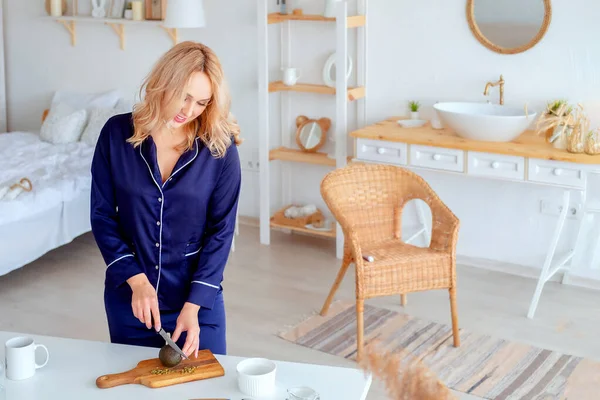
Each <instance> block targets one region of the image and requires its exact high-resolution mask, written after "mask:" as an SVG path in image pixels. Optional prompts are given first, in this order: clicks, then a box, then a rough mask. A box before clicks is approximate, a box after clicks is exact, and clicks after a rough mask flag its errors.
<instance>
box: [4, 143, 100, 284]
mask: <svg viewBox="0 0 600 400" xmlns="http://www.w3.org/2000/svg"><path fill="white" fill-rule="evenodd" d="M93 151H94V148H93V146H90V145H88V144H86V143H83V142H76V143H68V144H51V143H48V142H45V141H43V140H41V139H40V137H39V135H37V134H35V133H30V132H11V133H4V134H0V182H18V181H19V180H20V179H22V178H24V177H27V178H28V179H29V180H30V181H31V182H32V185H33V187H32V190H31V191H30V192H26V191H23V192H21V193H20V194H19V195H18V196H17V197H16V198H15V199H14V200H4V201H2V200H0V275H4V274H7V273H9V272H11V271H13V270H15V269H17V268H20V267H22V266H24V265H26V264H28V263H30V262H32V261H34V260H36V259H37V258H39V257H41V256H42V255H44V254H46V253H47V252H48V251H50V250H52V249H55V248H57V247H59V246H62V245H64V244H66V243H69V242H70V241H72V240H73V239H74V238H75V237H77V236H79V235H81V234H83V233H85V232H88V231H90V222H89V219H90V218H89V197H90V182H91V177H90V165H91V160H92V156H93Z"/></svg>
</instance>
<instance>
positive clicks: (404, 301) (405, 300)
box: [400, 293, 408, 307]
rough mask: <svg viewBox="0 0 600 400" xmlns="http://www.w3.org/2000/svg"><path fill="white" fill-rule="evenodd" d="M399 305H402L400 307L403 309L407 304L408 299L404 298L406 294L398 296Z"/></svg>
mask: <svg viewBox="0 0 600 400" xmlns="http://www.w3.org/2000/svg"><path fill="white" fill-rule="evenodd" d="M400 304H402V307H404V306H405V305H406V304H408V299H407V298H406V293H402V294H401V295H400Z"/></svg>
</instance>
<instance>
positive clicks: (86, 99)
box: [51, 90, 121, 109]
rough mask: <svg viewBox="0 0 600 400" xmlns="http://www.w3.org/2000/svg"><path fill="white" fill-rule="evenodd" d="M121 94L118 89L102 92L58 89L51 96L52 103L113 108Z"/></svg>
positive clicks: (76, 106)
mask: <svg viewBox="0 0 600 400" xmlns="http://www.w3.org/2000/svg"><path fill="white" fill-rule="evenodd" d="M120 97H121V94H120V92H119V91H118V90H110V91H108V92H103V93H83V92H74V91H68V90H58V91H56V92H55V93H54V97H53V98H52V105H51V106H54V105H56V104H58V103H66V104H68V105H70V106H71V107H73V108H75V109H80V108H87V109H90V108H114V107H115V106H116V105H117V102H118V101H119V98H120Z"/></svg>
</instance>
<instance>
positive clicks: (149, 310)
mask: <svg viewBox="0 0 600 400" xmlns="http://www.w3.org/2000/svg"><path fill="white" fill-rule="evenodd" d="M127 283H129V286H130V287H131V290H132V291H133V294H132V296H131V308H132V310H133V315H134V316H135V317H136V318H137V319H139V320H140V322H141V323H142V324H146V327H147V328H148V329H150V328H152V322H153V320H154V329H156V331H159V330H160V313H159V311H158V296H157V295H156V290H154V287H153V286H152V285H151V284H150V281H149V280H148V277H147V276H146V274H143V273H142V274H137V275H135V276H132V277H131V278H129V279H128V280H127Z"/></svg>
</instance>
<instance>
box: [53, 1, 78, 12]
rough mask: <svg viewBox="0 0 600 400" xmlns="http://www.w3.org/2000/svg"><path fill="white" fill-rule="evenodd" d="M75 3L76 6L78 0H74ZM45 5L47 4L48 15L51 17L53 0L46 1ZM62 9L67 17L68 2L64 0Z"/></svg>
mask: <svg viewBox="0 0 600 400" xmlns="http://www.w3.org/2000/svg"><path fill="white" fill-rule="evenodd" d="M74 1H75V4H76V3H77V1H76V0H74ZM45 4H46V12H47V13H48V15H51V12H52V9H51V7H52V0H46V2H45ZM61 9H62V14H63V15H65V14H66V13H67V0H62V4H61Z"/></svg>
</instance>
